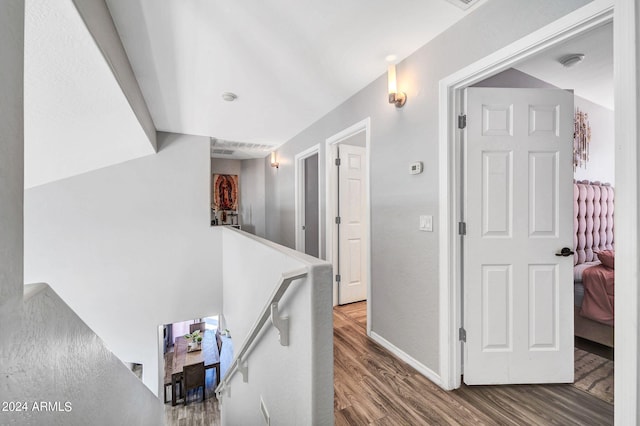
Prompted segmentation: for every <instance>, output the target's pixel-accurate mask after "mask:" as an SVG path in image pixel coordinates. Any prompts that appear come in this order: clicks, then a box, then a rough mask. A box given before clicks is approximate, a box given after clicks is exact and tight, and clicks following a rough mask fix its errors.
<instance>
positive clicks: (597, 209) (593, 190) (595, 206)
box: [573, 180, 614, 265]
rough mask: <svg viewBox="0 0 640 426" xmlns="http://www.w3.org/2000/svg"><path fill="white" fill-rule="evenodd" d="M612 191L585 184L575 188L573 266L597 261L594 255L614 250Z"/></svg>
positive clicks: (603, 187)
mask: <svg viewBox="0 0 640 426" xmlns="http://www.w3.org/2000/svg"><path fill="white" fill-rule="evenodd" d="M613 200H614V192H613V187H612V186H611V185H609V184H608V183H604V184H601V183H600V182H589V181H586V180H583V181H579V182H574V184H573V212H574V213H575V217H574V219H573V228H574V230H575V234H574V236H573V243H574V247H575V253H576V254H575V255H574V259H573V264H574V265H578V264H580V263H585V262H591V261H594V260H598V258H597V257H596V254H595V252H597V251H600V250H613V249H614V244H613Z"/></svg>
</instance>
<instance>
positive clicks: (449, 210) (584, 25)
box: [438, 0, 617, 389]
mask: <svg viewBox="0 0 640 426" xmlns="http://www.w3.org/2000/svg"><path fill="white" fill-rule="evenodd" d="M612 19H613V1H612V0H594V1H593V2H592V3H589V4H587V5H586V6H583V7H582V8H580V9H577V10H576V11H574V12H572V13H569V14H567V15H565V16H564V17H562V18H560V19H558V20H556V21H554V22H552V23H551V24H549V25H547V26H545V27H543V28H541V29H539V30H537V31H534V32H533V33H531V34H529V35H527V36H525V37H523V38H521V39H520V40H517V41H515V42H514V43H511V44H510V45H508V46H506V47H504V48H502V49H500V50H497V51H496V52H494V53H492V54H490V55H488V56H486V57H484V58H482V59H480V60H478V61H476V62H474V63H472V64H470V65H468V66H466V67H464V68H462V69H460V70H458V71H456V72H455V73H453V74H450V75H449V76H447V77H445V78H444V79H442V80H440V84H439V133H440V134H439V138H438V140H439V145H438V147H439V164H442V165H445V166H444V167H441V168H440V170H439V198H440V207H439V214H440V218H441V220H440V226H439V243H438V246H439V252H440V253H441V256H440V260H439V263H440V264H439V270H440V276H439V289H440V291H439V293H440V295H439V297H440V301H439V302H440V303H439V306H440V318H439V324H440V325H439V328H440V342H439V343H440V380H441V386H442V387H443V388H445V389H456V388H459V387H460V385H461V377H460V376H461V374H462V353H463V351H462V345H461V343H460V342H459V340H458V329H459V328H460V324H461V323H462V317H461V315H462V309H461V308H462V306H461V297H462V244H461V237H460V236H459V235H458V226H457V223H458V222H459V221H461V220H462V219H461V218H462V207H463V206H462V198H461V197H462V195H463V191H462V187H461V185H462V183H463V180H462V179H461V174H462V172H463V166H462V163H461V161H462V158H461V152H460V144H461V138H462V135H461V133H462V132H460V131H458V129H457V116H458V115H459V114H460V113H462V108H463V102H462V92H463V89H464V88H466V87H469V86H471V85H473V84H475V83H477V82H479V81H482V80H484V79H486V78H487V77H490V76H492V75H494V74H497V73H499V72H501V71H504V70H506V69H507V68H509V67H511V66H513V65H515V64H516V63H518V62H520V61H523V60H525V59H527V58H528V57H531V56H533V55H535V54H537V53H540V52H542V51H544V50H546V49H548V48H550V47H552V46H554V45H556V44H558V43H561V42H563V41H565V40H567V39H569V38H571V37H574V36H576V35H578V34H581V33H583V32H586V31H588V30H590V29H593V28H595V27H597V26H599V25H603V24H605V23H607V22H610V21H611V20H612ZM616 114H617V112H616ZM616 122H617V120H616ZM616 133H617V132H616Z"/></svg>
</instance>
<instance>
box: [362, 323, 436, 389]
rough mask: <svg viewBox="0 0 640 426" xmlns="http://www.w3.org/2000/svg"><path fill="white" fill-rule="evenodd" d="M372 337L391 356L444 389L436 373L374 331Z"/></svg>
mask: <svg viewBox="0 0 640 426" xmlns="http://www.w3.org/2000/svg"><path fill="white" fill-rule="evenodd" d="M370 335H371V339H372V340H373V341H374V342H377V343H378V344H379V345H380V346H382V347H383V348H385V349H386V350H388V351H389V352H391V354H392V355H394V356H395V357H396V358H399V359H401V360H402V361H404V362H406V363H407V364H409V365H410V366H411V367H413V368H415V369H416V370H418V372H419V373H420V374H422V375H423V376H425V377H426V378H427V379H429V380H431V381H432V382H433V383H435V384H436V385H438V386H440V387H443V386H442V380H441V378H440V376H439V375H438V374H437V373H436V372H435V371H433V370H431V369H430V368H429V367H427V366H426V365H424V364H423V363H421V362H420V361H418V360H416V359H415V358H413V357H412V356H411V355H409V354H407V353H406V352H404V351H403V350H402V349H399V348H398V347H397V346H395V345H394V344H393V343H391V342H389V341H388V340H387V339H385V338H384V337H382V336H380V335H379V334H378V333H376V332H375V331H372V332H371V333H370Z"/></svg>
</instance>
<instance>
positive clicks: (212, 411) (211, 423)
mask: <svg viewBox="0 0 640 426" xmlns="http://www.w3.org/2000/svg"><path fill="white" fill-rule="evenodd" d="M232 361H233V341H232V340H231V339H230V338H229V337H226V336H223V337H222V351H221V352H220V368H221V372H222V377H224V375H225V373H226V372H227V369H228V368H229V366H230V365H231V362H232ZM205 384H206V386H205V400H204V402H202V401H201V398H202V391H198V392H199V393H198V394H197V395H196V394H195V393H194V394H192V395H190V396H189V400H188V401H189V403H188V404H187V406H186V407H185V406H184V405H183V404H182V402H180V403H179V404H178V405H176V406H175V407H172V406H171V402H169V403H166V404H164V415H165V425H166V426H205V425H206V426H219V425H220V408H219V405H218V400H217V399H216V396H215V388H216V381H215V369H213V368H210V369H208V370H207V371H206V375H205ZM169 400H171V398H170V395H169Z"/></svg>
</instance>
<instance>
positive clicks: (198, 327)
mask: <svg viewBox="0 0 640 426" xmlns="http://www.w3.org/2000/svg"><path fill="white" fill-rule="evenodd" d="M206 325H207V323H205V322H197V323H195V324H189V333H193V332H194V331H196V330H200V333H204V330H205V329H206Z"/></svg>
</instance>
